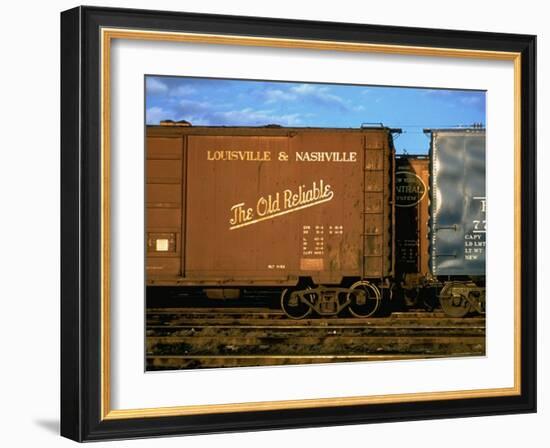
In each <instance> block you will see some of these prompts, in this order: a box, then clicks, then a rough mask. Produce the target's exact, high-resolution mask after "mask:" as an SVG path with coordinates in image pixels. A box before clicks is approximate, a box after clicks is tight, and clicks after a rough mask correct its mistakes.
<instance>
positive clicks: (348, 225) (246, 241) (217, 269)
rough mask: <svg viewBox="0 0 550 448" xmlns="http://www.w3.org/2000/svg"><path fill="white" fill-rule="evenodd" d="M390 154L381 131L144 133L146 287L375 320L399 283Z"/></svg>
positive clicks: (164, 129) (387, 133) (164, 128)
mask: <svg viewBox="0 0 550 448" xmlns="http://www.w3.org/2000/svg"><path fill="white" fill-rule="evenodd" d="M394 153H395V151H394V148H393V140H392V130H391V129H388V128H384V127H379V128H357V129H338V128H334V129H327V128H283V127H280V126H266V127H201V126H191V125H189V124H188V123H182V124H179V123H173V122H167V123H162V124H161V125H160V126H147V135H146V158H147V160H146V229H145V231H146V235H145V240H146V248H147V251H146V253H147V255H146V273H147V275H146V277H147V285H148V287H159V286H189V287H195V288H196V287H199V288H202V289H203V290H204V291H205V293H206V294H207V296H208V297H218V298H221V297H237V296H238V295H239V291H240V289H241V288H243V287H260V286H261V287H277V288H280V289H281V293H280V302H281V306H282V309H283V310H284V311H285V313H286V314H287V315H288V316H289V317H293V318H301V317H304V316H306V315H308V314H309V313H311V312H312V311H315V312H316V313H318V314H321V315H336V314H338V313H339V312H341V311H343V310H344V309H349V311H350V312H351V313H352V314H353V315H356V316H369V315H372V314H373V313H374V312H376V310H377V309H378V307H379V305H380V301H381V298H382V295H383V293H384V291H386V290H388V289H389V288H390V286H391V283H392V278H393V276H394V264H395V257H394V253H395V237H394V233H395V225H394V221H395V210H394V202H395V200H394V195H395V189H394V176H395V156H394Z"/></svg>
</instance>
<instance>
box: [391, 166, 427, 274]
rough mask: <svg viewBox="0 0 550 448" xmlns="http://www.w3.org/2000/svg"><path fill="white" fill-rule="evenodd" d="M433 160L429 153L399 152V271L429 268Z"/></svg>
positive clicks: (397, 226) (396, 198) (397, 233)
mask: <svg viewBox="0 0 550 448" xmlns="http://www.w3.org/2000/svg"><path fill="white" fill-rule="evenodd" d="M429 179H430V163H429V159H428V157H427V156H400V157H398V158H397V159H396V173H395V191H396V197H395V205H396V209H395V226H396V227H395V233H396V254H395V257H396V272H397V273H398V274H399V275H402V274H420V275H421V276H425V275H426V274H428V272H429V258H430V253H429V248H428V245H429V244H428V224H429V210H428V206H429V195H428V189H429Z"/></svg>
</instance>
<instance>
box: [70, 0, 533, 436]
mask: <svg viewBox="0 0 550 448" xmlns="http://www.w3.org/2000/svg"><path fill="white" fill-rule="evenodd" d="M104 27H109V28H124V29H143V30H158V31H170V32H185V33H201V34H213V35H239V36H255V37H265V38H283V39H301V40H315V41H332V42H353V43H370V44H385V45H386V44H389V45H400V46H414V47H426V48H434V47H437V48H444V49H445V48H448V49H456V48H459V49H464V50H485V51H494V52H513V53H518V54H520V55H521V67H520V71H521V85H520V91H519V93H520V97H521V110H520V114H521V115H520V126H521V133H520V135H521V142H520V145H521V153H520V157H521V171H520V173H519V174H520V184H521V198H520V199H521V238H520V247H521V260H520V267H521V298H522V300H521V302H520V303H521V307H520V335H521V344H520V349H521V350H520V362H519V368H520V372H521V377H520V378H521V380H520V390H521V392H520V393H519V394H518V395H514V396H501V397H485V398H464V399H452V400H451V399H438V400H433V401H418V402H405V403H386V404H365V405H344V406H323V407H312V408H305V409H284V410H280V409H277V410H257V411H246V412H231V413H224V412H222V413H208V414H200V415H179V416H178V415H174V416H158V417H156V416H154V415H153V416H150V417H138V418H117V419H105V418H102V416H103V410H102V406H103V404H102V375H101V371H102V370H101V369H102V359H101V356H102V352H101V343H100V341H101V325H102V321H101V316H102V313H101V289H102V284H101V282H102V276H101V247H100V238H101V213H102V209H101V207H102V205H101V204H102V203H101V152H100V146H101V145H100V140H101V132H102V130H101V121H100V115H101V109H100V108H101V101H100V99H101V82H100V79H101V70H100V45H101V42H100V30H101V29H102V28H104ZM535 55H536V37H535V36H532V35H518V34H502V33H488V32H473V31H454V30H440V29H422V28H404V27H392V26H380V25H363V24H351V23H331V22H313V21H302V20H281V19H273V18H257V17H238V16H223V15H206V14H191V13H181V12H165V11H144V10H130V9H110V8H99V7H77V8H74V9H71V10H68V11H65V12H63V13H62V14H61V321H62V326H61V435H63V436H65V437H68V438H70V439H73V440H76V441H91V440H103V439H120V438H141V437H153V436H162V435H184V434H198V433H213V432H232V431H249V430H268V429H281V428H298V427H314V426H330V425H341V424H362V423H375V422H389V421H403V420H419V419H435V418H454V417H470V416H481V415H499V414H511V413H529V412H536V384H537V378H536V289H537V286H536V270H537V269H536V267H537V261H536V243H537V239H536V217H537V213H536V147H535V142H536V63H535Z"/></svg>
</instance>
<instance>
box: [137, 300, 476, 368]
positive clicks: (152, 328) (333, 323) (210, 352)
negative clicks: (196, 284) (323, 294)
mask: <svg viewBox="0 0 550 448" xmlns="http://www.w3.org/2000/svg"><path fill="white" fill-rule="evenodd" d="M146 352H147V356H146V358H147V369H148V370H167V369H168V370H173V369H192V368H215V367H244V366H258V365H284V364H309V363H326V362H349V361H375V360H378V361H380V360H397V359H412V358H436V357H448V356H481V355H484V354H485V319H484V318H482V317H473V318H466V319H452V318H448V317H445V316H444V315H443V314H441V313H395V314H392V315H391V316H389V317H382V318H365V319H358V318H314V319H303V320H299V321H294V320H291V319H288V318H286V317H285V316H284V315H283V314H282V313H280V312H278V311H274V310H270V309H244V308H234V309H223V310H220V309H216V308H214V309H209V308H193V309H185V308H184V309H175V308H163V309H149V310H148V311H147V328H146Z"/></svg>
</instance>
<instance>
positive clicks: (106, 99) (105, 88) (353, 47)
mask: <svg viewBox="0 0 550 448" xmlns="http://www.w3.org/2000/svg"><path fill="white" fill-rule="evenodd" d="M100 32H101V36H100V38H101V55H100V56H101V57H100V60H101V139H100V141H101V244H100V247H101V340H100V344H101V347H100V352H101V397H100V399H101V406H100V410H101V420H115V419H130V418H144V417H168V416H185V415H200V414H214V413H229V412H254V411H267V410H285V409H307V408H318V407H329V406H330V407H334V406H351V405H366V404H382V403H406V402H415V401H416V402H419V401H434V400H451V399H467V398H486V397H502V396H513V395H520V394H521V364H520V362H521V320H520V315H521V266H520V259H521V238H520V236H521V53H515V52H500V51H485V50H468V49H459V48H438V47H419V46H404V45H386V44H369V43H352V42H338V41H320V40H302V39H279V38H263V37H249V36H229V35H217V34H197V33H178V32H161V31H145V30H138V29H119V28H102V29H101V31H100ZM113 39H131V40H146V41H168V42H185V43H200V44H212V45H241V46H253V47H275V48H295V49H310V50H325V51H345V52H360V53H362V52H365V53H383V54H398V55H412V56H436V57H454V58H469V59H486V60H505V61H513V63H514V386H513V387H508V388H494V389H475V390H460V391H442V392H422V393H404V394H391V395H369V396H353V397H335V398H314V399H302V400H281V401H262V402H243V403H227V404H208V405H187V406H186V405H182V406H170V407H154V408H136V409H111V407H110V402H111V387H110V378H111V369H110V357H111V350H110V229H109V223H110V150H111V148H110V123H111V119H110V118H111V117H110V98H111V96H110V62H111V58H110V56H111V52H110V50H111V42H112V40H113Z"/></svg>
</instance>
